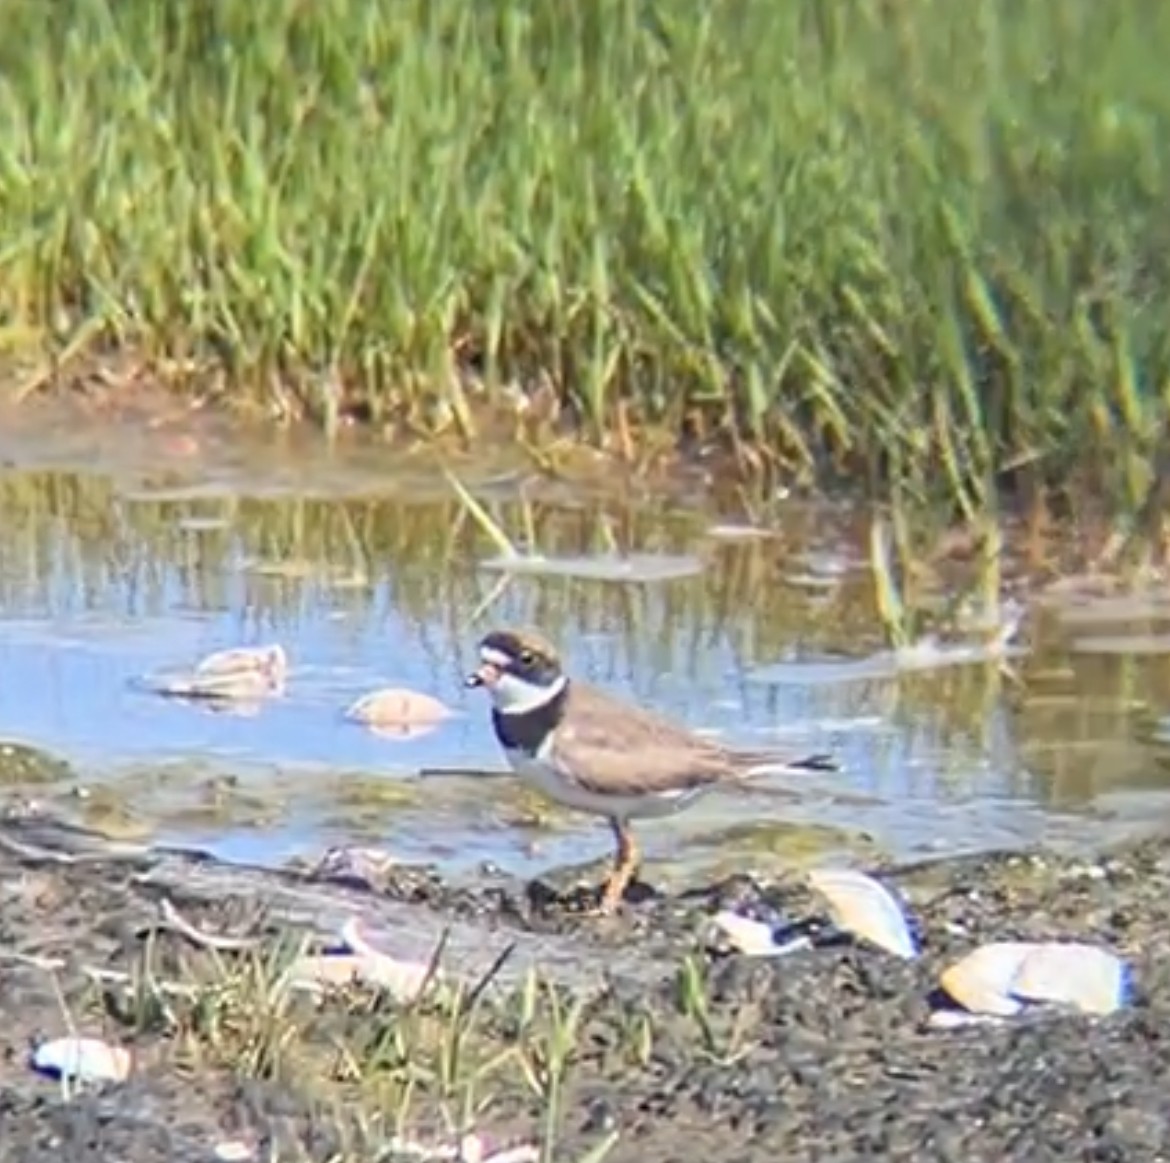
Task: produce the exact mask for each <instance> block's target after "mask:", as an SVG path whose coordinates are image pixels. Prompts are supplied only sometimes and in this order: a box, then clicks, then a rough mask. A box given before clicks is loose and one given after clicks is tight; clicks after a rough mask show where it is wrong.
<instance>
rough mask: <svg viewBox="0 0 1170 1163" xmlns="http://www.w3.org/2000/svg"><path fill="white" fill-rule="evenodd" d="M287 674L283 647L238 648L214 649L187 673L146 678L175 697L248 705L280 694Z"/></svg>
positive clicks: (155, 689) (159, 691)
mask: <svg viewBox="0 0 1170 1163" xmlns="http://www.w3.org/2000/svg"><path fill="white" fill-rule="evenodd" d="M287 673H288V658H287V656H286V655H285V652H284V647H282V646H279V645H272V646H241V647H235V648H233V649H231V650H217V651H216V652H215V653H214V654H209V655H208V656H207V657H206V658H204V659H203V660H202V661H201V662H199V663H198V664H197V665H196V667H195V669H194V670H192V671H190V672H188V673H181V674H170V675H164V676H162V677H157V678H154V679H148V680H147V684H148V686H150V688H151V689H153V690H154V691H156V692H157V693H158V694H161V695H169V696H171V697H174V698H186V699H207V700H209V701H215V702H219V703H247V702H258V701H259V700H261V699H265V698H268V697H269V696H272V695H280V694H283V693H284V682H285V677H286V675H287Z"/></svg>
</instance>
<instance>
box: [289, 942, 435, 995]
mask: <svg viewBox="0 0 1170 1163" xmlns="http://www.w3.org/2000/svg"><path fill="white" fill-rule="evenodd" d="M429 968H430V967H429V965H423V964H420V963H419V962H412V961H399V960H398V959H397V958H394V957H388V956H387V955H386V954H385V953H324V954H316V955H314V954H308V955H306V956H304V957H299V958H297V960H296V961H294V962H293V964H292V966H291V967H290V969H289V984H290V985H292V986H293V988H295V989H307V990H312V991H313V992H323V991H325V990H328V989H331V988H332V989H337V988H340V987H343V986H346V985H366V986H372V987H373V988H375V989H384V990H385V991H386V992H387V993H388V994H390V995H391V997H393V998H395V999H396V1000H397V1001H413V1000H414V998H416V997H417V996H418V994H419V992H420V990H422V988H423V987H424V986H425V985H426V984H427V980H428V971H429Z"/></svg>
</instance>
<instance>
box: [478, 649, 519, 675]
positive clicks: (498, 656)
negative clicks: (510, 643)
mask: <svg viewBox="0 0 1170 1163" xmlns="http://www.w3.org/2000/svg"><path fill="white" fill-rule="evenodd" d="M479 657H480V659H481V660H482V661H484V662H486V663H487V664H488V665H489V666H498V667H500V668H501V669H502V668H503V667H506V666H508V665H509V664H510V663H511V661H512V659H511V658H510V657H509V656H508V655H507V654H505V653H504V652H503V651H502V650H497V649H496V648H495V647H494V646H481V647H480V648H479Z"/></svg>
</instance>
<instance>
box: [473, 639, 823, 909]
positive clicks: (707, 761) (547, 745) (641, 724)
mask: <svg viewBox="0 0 1170 1163" xmlns="http://www.w3.org/2000/svg"><path fill="white" fill-rule="evenodd" d="M466 682H467V685H468V686H469V687H479V686H482V687H484V688H485V689H486V690H487V692H488V693H489V695H490V696H491V700H492V724H493V725H494V727H495V730H496V738H497V739H499V741H500V745H501V746H502V747H503V749H504V754H505V755H506V756H507V759H508V762H509V764H510V765H511V767H512V769H513V771H515V772H516V774H517V775H518V776H519V777H520V779H522V780H523V781H524V782H525V783H526V784H528V785H529V786H530V787H534V788H536V789H537V790H538V791H540V792H543V793H544V794H545V795H546V796H548V797H549V798H550V799H553V800H556V801H557V802H558V803H560V804H563V805H564V806H566V807H569V808H575V809H576V810H577V811H581V812H592V813H593V814H595V815H598V816H604V817H605V818H606V819H607V820H609V823H610V827H611V828H612V829H613V834H614V840H615V841H616V844H617V860H616V863H615V864H614V868H613V871H612V872H611V873H610V875H609V877H608V878H607V879H606V882H605V885H604V887H603V889H602V893H601V903H600V911H601V912H603V913H608V912H611V911H612V910H613V909H614V908H616V907H617V905H618V904H619V903H620V901H621V899H622V896H623V895H624V893H625V891H626V887H627V886H628V884H629V883H630V880H631V878H632V877H633V875H634V872H635V871H636V869H637V866H638V862H639V854H638V848H637V845H636V843H635V841H634V837H633V834H632V833H631V831H630V826H629V825H630V821H631V820H634V819H636V818H639V817H653V816H665V815H669V814H670V813H672V812H676V811H678V810H679V809H681V808H683V807H686V806H687V805H688V804H690V803H693V802H694V800H696V799H697V798H698V797H699V796H700V795H702V794H703V793H704V792H705V791H708V790H710V789H711V788H713V787H715V786H717V785H718V784H721V783H722V784H727V783H733V782H736V781H739V780H743V779H747V778H749V777H751V776H752V775H755V774H763V773H764V772H765V771H768V772H777V771H783V770H786V769H792V768H796V769H804V770H813V771H832V770H835V769H836V766H837V765H836V764H835V763H834V762H833V761H832V759H831V758H830V757H828V756H825V755H810V756H807V757H805V758H802V759H787V758H784V757H782V756H779V755H777V754H775V753H773V752H763V751H743V750H737V749H733V748H730V747H725V746H723V745H722V744H720V743H716V742H714V741H712V740H710V739H704V738H702V737H701V736H699V735H696V734H694V733H692V732H691V731H689V730H687V728H685V727H683V726H681V725H679V724H677V723H673V722H671V721H670V720H669V719H666V718H663V717H662V716H660V715H658V714H656V713H654V712H652V711H648V710H645V709H644V708H642V707H637V706H634V705H632V704H630V703H627V702H623V701H622V700H621V699H619V698H616V697H615V696H613V695H611V694H609V693H607V692H606V691H603V690H601V689H599V688H598V687H595V686H591V685H590V684H589V683H585V682H581V681H579V680H577V679H570V678H569V676H568V675H567V674H566V673H565V672H564V670H563V669H562V667H561V661H560V659H559V658H558V656H557V652H556V650H555V649H554V648H553V647H552V646H551V645H549V643H547V642H546V641H544V640H543V639H542V638H540V637H539V636H537V635H535V634H531V633H527V632H523V631H516V630H494V631H492V632H491V633H490V634H487V635H486V636H485V637H484V638H483V639H481V641H480V644H479V666H478V667H477V668H476V669H475V670H474V671H473V672H472V673H471V674H469V675H468V676H467V679H466Z"/></svg>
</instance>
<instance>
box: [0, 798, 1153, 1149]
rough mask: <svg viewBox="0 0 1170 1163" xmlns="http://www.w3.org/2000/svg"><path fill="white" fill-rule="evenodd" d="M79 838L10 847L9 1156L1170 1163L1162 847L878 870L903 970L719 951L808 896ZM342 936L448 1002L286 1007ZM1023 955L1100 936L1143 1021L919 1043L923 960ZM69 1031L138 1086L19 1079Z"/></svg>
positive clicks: (878, 962)
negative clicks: (899, 926) (257, 859)
mask: <svg viewBox="0 0 1170 1163" xmlns="http://www.w3.org/2000/svg"><path fill="white" fill-rule="evenodd" d="M79 836H80V834H79V833H76V832H73V831H71V830H68V829H62V828H59V827H57V826H55V825H50V824H46V823H45V822H44V821H29V820H25V821H20V822H17V821H12V822H8V823H6V824H4V825H3V830H2V831H0V957H2V969H0V981H2V982H3V988H4V991H5V996H4V1004H5V1013H6V1021H5V1024H4V1033H3V1040H4V1047H3V1055H2V1056H0V1120H2V1122H3V1127H4V1135H3V1143H2V1145H0V1158H11V1159H21V1160H39V1159H42V1158H44V1159H49V1158H50V1157H51V1158H53V1159H54V1160H56V1159H60V1158H63V1157H64V1158H68V1159H70V1160H84V1159H107V1158H113V1157H118V1158H121V1159H125V1160H129V1161H131V1163H145V1161H146V1160H153V1159H155V1158H158V1159H160V1160H161V1159H164V1158H166V1159H181V1160H188V1159H189V1160H196V1159H199V1160H203V1159H212V1158H216V1157H226V1156H227V1155H228V1154H230V1153H232V1152H235V1153H236V1154H237V1155H240V1154H241V1153H242V1154H243V1155H244V1156H246V1157H248V1158H256V1159H261V1158H309V1159H322V1160H324V1159H337V1158H355V1159H356V1158H365V1159H368V1158H386V1159H393V1158H396V1157H403V1158H406V1157H411V1158H425V1157H428V1156H429V1157H433V1158H436V1159H439V1158H449V1159H454V1158H461V1157H470V1156H472V1155H477V1154H478V1156H479V1157H481V1158H490V1157H491V1154H492V1153H494V1152H495V1151H497V1150H503V1149H506V1148H508V1147H509V1145H515V1144H526V1143H527V1144H532V1145H534V1146H538V1147H539V1149H540V1150H541V1151H542V1153H543V1156H544V1157H545V1158H553V1159H567V1160H580V1159H585V1158H601V1157H605V1158H608V1159H613V1160H626V1159H628V1160H633V1159H640V1160H643V1159H661V1160H668V1159H677V1160H684V1159H695V1158H699V1157H702V1158H706V1159H708V1160H723V1159H727V1160H732V1159H735V1160H753V1159H760V1160H765V1159H767V1160H793V1161H796V1160H814V1159H815V1160H825V1159H841V1160H846V1159H848V1160H853V1159H864V1158H875V1159H877V1158H881V1159H906V1160H910V1159H927V1158H928V1159H940V1160H941V1159H954V1160H959V1159H962V1160H964V1161H975V1160H988V1161H991V1160H997V1161H998V1160H1004V1159H1013V1160H1015V1159H1018V1160H1029V1161H1033V1160H1061V1161H1067V1160H1080V1159H1084V1160H1090V1159H1092V1160H1129V1159H1134V1160H1136V1159H1141V1160H1151V1161H1152V1160H1157V1159H1162V1158H1166V1157H1167V1155H1168V1153H1170V1131H1168V1129H1167V1126H1166V1122H1165V1119H1164V1109H1165V1097H1164V1096H1165V1094H1166V1090H1167V1086H1168V1085H1170V1048H1168V1047H1170V1043H1168V1041H1167V1039H1166V1037H1165V1036H1164V1031H1165V1029H1166V1028H1167V1026H1166V1011H1167V1009H1168V1008H1170V975H1168V971H1167V969H1166V966H1167V958H1166V956H1165V953H1166V946H1167V936H1166V934H1167V932H1168V931H1170V925H1168V920H1170V917H1168V914H1170V903H1168V902H1170V846H1168V845H1167V844H1166V843H1165V842H1164V841H1162V840H1160V839H1149V840H1144V841H1142V842H1140V843H1136V844H1131V845H1129V846H1127V847H1126V848H1124V849H1118V850H1116V851H1114V852H1111V853H1109V854H1108V855H1106V856H1103V857H1100V858H1098V859H1095V860H1091V861H1086V860H1085V859H1084V858H1072V857H1068V856H1055V855H1049V854H1041V853H1031V854H1004V855H995V856H988V857H980V858H971V859H962V860H956V861H948V862H937V863H931V864H924V865H918V866H914V867H907V868H900V869H890V870H886V871H884V872H883V873H882V875H883V879H884V880H886V882H887V883H890V884H891V885H893V886H894V887H895V888H896V889H897V890H898V891H899V892H900V893H901V894H902V895H903V896H904V898H905V899H906V900H907V902H908V904H909V907H910V909H911V911H912V913H913V916H914V918H915V923H916V926H917V927H918V928H919V930H920V934H921V941H922V950H923V955H922V957H921V958H920V959H918V960H914V961H906V960H901V959H899V958H896V957H893V956H891V955H889V954H886V953H884V952H881V951H880V950H876V949H872V948H869V947H866V946H863V945H852V946H850V945H837V946H831V947H821V948H812V949H809V950H806V951H802V952H798V953H794V954H791V955H788V956H784V957H780V958H749V957H744V956H740V955H727V954H725V953H719V952H716V951H714V950H712V948H710V942H709V941H708V939H707V937H706V935H705V934H706V933H707V929H708V925H707V922H708V919H709V917H710V916H711V915H712V914H713V913H714V912H715V911H716V910H717V909H720V908H724V907H728V906H732V907H736V908H739V909H741V910H749V911H754V912H756V913H757V914H759V915H768V914H771V915H780V914H783V915H785V916H793V915H802V914H806V913H808V912H809V911H810V910H814V909H815V908H816V905H815V903H814V900H813V898H812V897H811V896H810V895H809V893H808V891H807V889H806V888H804V887H802V886H801V885H799V884H798V883H797V882H796V881H795V880H793V881H792V882H787V881H784V880H781V881H778V882H776V883H772V884H766V885H764V884H759V883H757V882H755V881H754V880H753V879H751V878H750V877H747V876H744V877H742V878H739V879H737V880H734V881H729V882H727V883H724V884H721V885H715V886H705V887H702V888H696V889H694V890H693V891H691V892H689V893H682V894H678V895H673V896H662V895H658V894H655V893H652V892H645V893H643V899H642V900H640V901H637V902H636V903H632V904H630V905H629V906H628V907H627V909H626V910H625V911H624V912H623V913H622V914H621V915H619V916H616V917H613V918H606V919H602V918H598V917H595V916H589V915H587V914H585V913H583V912H579V911H576V910H574V909H572V908H568V907H566V906H565V897H564V896H563V895H562V894H560V893H558V892H557V891H556V890H555V889H553V888H551V887H548V886H544V891H543V892H541V891H535V890H534V888H533V886H530V885H518V884H516V883H515V882H513V881H511V880H509V879H507V878H505V877H502V876H500V875H497V874H490V873H486V872H485V874H484V876H483V878H482V881H481V882H477V883H475V884H474V885H470V886H466V885H465V886H457V885H448V884H444V883H443V882H441V881H440V880H439V879H438V878H437V877H435V876H433V875H429V874H427V873H426V872H425V870H424V871H420V870H417V869H409V868H401V869H396V868H394V867H391V868H389V869H387V870H384V877H383V882H382V883H380V884H379V885H378V887H376V888H371V887H368V886H361V885H357V884H354V883H352V881H351V882H347V883H338V882H337V881H335V880H333V879H332V878H330V877H329V876H322V875H320V874H318V875H316V876H314V875H311V874H306V873H302V872H296V871H292V870H284V871H264V870H257V869H251V868H244V867H239V866H231V865H225V864H221V863H218V862H216V861H212V860H209V859H207V858H205V857H202V856H199V855H197V854H187V853H179V852H175V851H168V850H161V849H148V848H137V849H135V848H132V847H129V846H126V845H121V846H116V847H111V848H110V849H109V850H108V851H106V852H103V851H102V849H101V847H100V846H99V845H95V844H94V843H93V842H92V840H91V839H90V840H87V841H86V842H85V843H77V842H76V841H77V840H78V839H79ZM353 916H359V917H361V919H362V923H363V924H364V925H368V926H369V927H370V928H371V930H380V931H381V932H383V933H385V934H389V938H390V940H391V942H392V943H393V944H394V945H395V947H396V949H398V951H400V952H402V953H403V954H404V955H409V956H412V957H414V958H415V959H421V960H422V961H424V962H427V961H428V959H432V960H433V961H434V969H435V971H436V973H435V976H434V981H435V988H433V989H423V990H420V991H419V992H418V993H417V994H416V995H414V996H409V997H398V998H396V997H394V996H391V994H390V993H389V992H386V991H383V992H378V991H376V990H372V989H369V988H367V987H364V986H359V985H353V986H341V987H338V988H337V989H335V990H332V991H329V992H326V993H324V994H321V993H317V992H313V991H307V990H301V989H296V988H293V987H292V986H291V985H290V977H289V974H288V969H289V967H290V965H292V964H293V963H294V961H295V959H296V958H298V957H300V956H302V955H303V954H304V953H305V952H306V951H308V950H313V949H321V948H323V947H325V946H327V945H328V944H329V941H330V939H331V938H332V937H333V936H334V935H335V934H336V930H337V926H338V925H339V924H340V923H341V922H342V920H344V919H345V918H347V917H353ZM1011 938H1021V939H1051V938H1065V939H1069V938H1079V939H1084V940H1091V941H1096V942H1100V943H1103V944H1107V945H1109V946H1111V947H1112V948H1114V949H1115V950H1116V951H1117V952H1118V953H1119V954H1121V955H1122V956H1124V957H1125V958H1126V959H1127V960H1129V961H1130V962H1131V963H1132V965H1133V966H1134V969H1135V973H1136V979H1137V986H1138V994H1137V997H1136V999H1135V1002H1134V1004H1133V1005H1131V1006H1129V1007H1127V1008H1126V1009H1123V1010H1121V1011H1119V1012H1118V1013H1116V1014H1114V1015H1112V1016H1110V1017H1107V1018H1092V1019H1091V1018H1083V1017H1072V1016H1065V1015H1060V1016H1057V1015H1051V1014H1046V1015H1037V1016H1032V1017H1027V1018H1024V1019H1021V1020H1019V1021H1017V1022H1013V1023H1011V1024H1005V1025H1002V1026H996V1027H974V1028H969V1029H964V1030H960V1031H938V1030H932V1029H929V1028H928V1027H927V1025H926V1022H925V1019H926V1017H927V1015H928V1013H929V1005H930V997H931V992H932V990H933V989H934V986H935V984H936V981H937V976H938V973H939V970H940V969H941V968H942V967H944V966H945V965H946V964H947V963H948V962H950V961H952V960H953V959H954V958H955V957H956V956H959V955H961V954H962V953H963V952H966V951H967V950H969V949H971V948H973V947H974V946H975V945H977V944H978V943H980V942H984V941H989V940H1003V939H1011ZM412 945H413V947H409V946H412ZM440 969H441V970H442V987H441V988H439V986H438V983H439V976H438V971H439V970H440ZM71 1033H73V1034H78V1035H81V1036H86V1037H100V1038H104V1039H106V1040H107V1041H108V1042H111V1043H114V1044H118V1045H123V1046H125V1047H127V1048H128V1049H129V1050H130V1051H131V1052H132V1054H133V1057H134V1067H133V1071H132V1073H131V1077H130V1079H129V1080H128V1081H127V1082H125V1083H123V1084H107V1085H105V1086H104V1087H103V1088H100V1089H99V1088H95V1087H93V1086H86V1085H83V1084H75V1085H62V1084H60V1083H56V1084H55V1083H52V1082H48V1081H46V1080H45V1079H44V1078H43V1077H41V1076H39V1075H37V1074H35V1073H34V1072H33V1071H32V1070H31V1069H30V1067H29V1048H30V1046H32V1045H34V1044H35V1043H36V1042H37V1041H38V1040H39V1039H41V1038H44V1037H58V1036H64V1035H66V1034H71ZM468 1136H472V1138H468ZM469 1143H470V1144H473V1145H474V1149H473V1148H472V1147H471V1146H468V1144H469ZM461 1144H462V1145H461ZM485 1145H487V1146H485Z"/></svg>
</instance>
